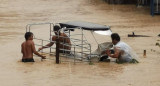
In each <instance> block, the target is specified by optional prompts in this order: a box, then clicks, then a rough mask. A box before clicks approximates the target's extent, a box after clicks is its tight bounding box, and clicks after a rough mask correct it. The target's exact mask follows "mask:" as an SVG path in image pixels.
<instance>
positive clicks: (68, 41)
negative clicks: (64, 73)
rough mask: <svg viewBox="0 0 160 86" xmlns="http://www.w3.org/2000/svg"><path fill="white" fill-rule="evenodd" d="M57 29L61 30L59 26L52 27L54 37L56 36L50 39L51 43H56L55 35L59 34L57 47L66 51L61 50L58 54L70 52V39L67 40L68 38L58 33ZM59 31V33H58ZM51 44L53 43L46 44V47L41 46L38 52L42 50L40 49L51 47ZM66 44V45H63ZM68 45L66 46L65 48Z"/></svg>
mask: <svg viewBox="0 0 160 86" xmlns="http://www.w3.org/2000/svg"><path fill="white" fill-rule="evenodd" d="M59 29H61V27H60V26H58V25H55V26H54V31H55V35H56V36H53V37H52V41H56V37H57V35H58V34H59V36H60V38H59V41H60V45H59V48H60V49H65V50H68V51H65V50H64V51H63V50H60V53H63V52H64V53H70V50H71V47H70V46H71V41H70V39H69V38H68V36H67V35H66V34H65V33H61V32H60V31H59ZM58 31H59V32H58ZM53 44H54V42H50V43H48V44H47V45H45V46H42V47H41V48H39V49H38V51H40V50H42V49H44V48H48V47H51V46H53ZM65 44H66V45H65ZM67 45H68V46H67Z"/></svg>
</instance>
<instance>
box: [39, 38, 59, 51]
mask: <svg viewBox="0 0 160 86" xmlns="http://www.w3.org/2000/svg"><path fill="white" fill-rule="evenodd" d="M52 40H53V41H56V37H55V36H54V37H53V38H52ZM53 44H54V42H50V43H48V44H47V45H45V46H42V47H41V48H39V49H38V51H40V50H42V49H44V48H48V47H51V46H52V45H53Z"/></svg>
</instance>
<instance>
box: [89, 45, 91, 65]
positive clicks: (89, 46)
mask: <svg viewBox="0 0 160 86" xmlns="http://www.w3.org/2000/svg"><path fill="white" fill-rule="evenodd" d="M89 47H90V55H89V62H90V63H91V44H89Z"/></svg>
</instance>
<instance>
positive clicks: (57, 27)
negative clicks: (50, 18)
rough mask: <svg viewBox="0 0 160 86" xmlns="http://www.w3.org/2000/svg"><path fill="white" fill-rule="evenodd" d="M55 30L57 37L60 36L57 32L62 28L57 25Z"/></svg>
mask: <svg viewBox="0 0 160 86" xmlns="http://www.w3.org/2000/svg"><path fill="white" fill-rule="evenodd" d="M53 29H54V32H55V34H56V35H57V34H58V33H57V32H58V31H59V30H60V29H61V27H60V26H59V25H55V26H54V28H53Z"/></svg>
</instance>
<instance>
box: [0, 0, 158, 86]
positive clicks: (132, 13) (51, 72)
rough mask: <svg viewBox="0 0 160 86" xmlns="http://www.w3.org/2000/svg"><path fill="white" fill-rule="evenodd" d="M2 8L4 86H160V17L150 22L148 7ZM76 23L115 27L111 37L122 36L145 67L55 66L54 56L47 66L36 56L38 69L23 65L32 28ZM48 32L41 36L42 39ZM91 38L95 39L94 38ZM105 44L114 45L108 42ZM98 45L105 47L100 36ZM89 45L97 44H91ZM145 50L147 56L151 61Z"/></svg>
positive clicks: (76, 2) (0, 76)
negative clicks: (23, 51) (29, 27)
mask: <svg viewBox="0 0 160 86" xmlns="http://www.w3.org/2000/svg"><path fill="white" fill-rule="evenodd" d="M0 2H1V3H0V44H1V47H0V49H1V52H0V55H1V56H0V58H1V60H0V68H1V69H0V86H116V85H118V86H160V74H159V73H160V67H159V65H160V48H159V47H158V46H155V43H156V42H157V40H160V38H159V37H157V35H158V34H160V28H159V27H160V16H159V15H157V16H154V17H152V16H150V15H149V13H150V12H149V8H148V7H141V8H137V7H136V6H135V5H108V4H106V3H104V2H103V1H100V0H70V1H68V0H0ZM73 20H80V21H88V22H93V23H99V24H104V25H110V26H111V29H112V31H113V32H117V33H119V34H120V35H121V38H122V40H123V41H125V42H126V43H128V44H129V45H130V46H131V47H132V48H133V49H134V50H135V51H136V53H137V54H138V56H139V61H140V63H139V64H116V63H114V62H110V63H106V62H102V63H94V65H89V64H88V63H86V62H81V63H76V65H74V64H73V62H61V64H55V60H53V59H54V56H49V55H47V58H48V59H46V60H43V61H41V60H40V58H37V56H34V58H35V61H36V62H35V63H22V62H20V59H21V56H22V55H21V53H20V49H21V47H20V45H21V43H22V42H23V41H24V33H25V30H26V29H25V27H26V25H27V24H31V23H43V22H53V23H58V22H66V21H73ZM41 28H42V27H41ZM43 30H44V29H43ZM43 30H37V31H40V33H41V32H43ZM133 31H134V32H135V34H140V35H149V36H151V37H145V38H142V37H139V38H128V37H127V35H128V34H129V33H132V32H133ZM35 32H36V30H35ZM36 33H38V32H36ZM44 33H47V32H44ZM44 33H41V34H44ZM86 33H88V34H87V37H89V38H90V35H89V32H86ZM41 36H44V37H48V35H41ZM106 38H107V39H106V41H110V38H109V37H106ZM98 40H99V42H102V41H105V40H104V39H103V38H102V37H101V36H99V38H98ZM89 42H91V43H93V45H94V44H96V43H95V41H94V40H92V39H89ZM96 47H97V45H95V46H93V49H96ZM36 48H38V47H36ZM143 50H147V56H146V58H144V57H143ZM151 50H152V51H151Z"/></svg>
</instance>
